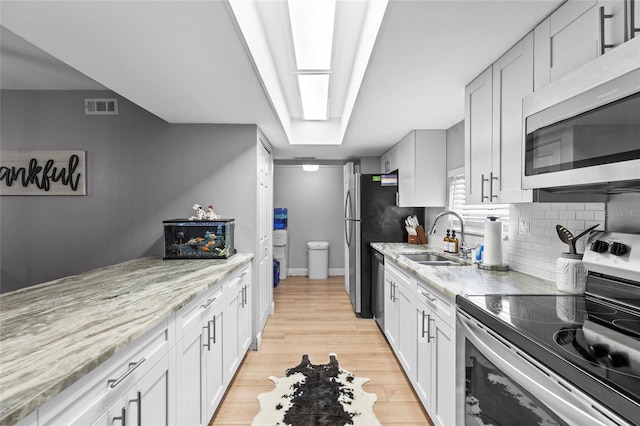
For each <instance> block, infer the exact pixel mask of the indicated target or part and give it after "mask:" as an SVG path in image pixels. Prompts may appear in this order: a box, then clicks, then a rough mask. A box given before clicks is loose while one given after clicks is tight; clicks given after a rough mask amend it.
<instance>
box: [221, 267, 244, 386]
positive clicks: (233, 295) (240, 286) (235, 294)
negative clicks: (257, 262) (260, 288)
mask: <svg viewBox="0 0 640 426" xmlns="http://www.w3.org/2000/svg"><path fill="white" fill-rule="evenodd" d="M224 291H225V293H227V295H226V296H225V307H224V318H223V321H222V334H223V335H224V336H225V339H224V345H223V356H222V361H223V364H224V380H225V382H230V381H231V379H232V378H233V375H234V374H235V372H236V370H237V369H238V366H239V365H240V361H242V358H243V357H244V354H245V352H246V351H247V349H248V348H249V345H250V344H251V302H250V299H251V298H250V294H251V269H250V268H249V267H246V268H243V269H241V270H240V271H239V272H238V273H236V274H235V275H233V277H232V278H231V279H230V280H229V281H228V282H227V285H226V287H225V289H224Z"/></svg>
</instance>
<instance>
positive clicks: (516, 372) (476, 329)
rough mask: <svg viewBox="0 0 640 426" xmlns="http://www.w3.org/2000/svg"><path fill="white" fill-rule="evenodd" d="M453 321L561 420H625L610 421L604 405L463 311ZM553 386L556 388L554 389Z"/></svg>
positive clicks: (602, 422)
mask: <svg viewBox="0 0 640 426" xmlns="http://www.w3.org/2000/svg"><path fill="white" fill-rule="evenodd" d="M456 322H457V325H458V330H457V333H460V332H462V333H463V335H464V337H466V338H467V339H468V340H469V341H470V342H471V343H472V344H473V345H474V346H475V347H476V348H477V349H478V350H479V351H480V352H481V353H482V354H483V355H484V356H485V357H487V359H488V360H489V361H491V362H492V363H493V364H494V365H495V366H496V367H498V368H499V369H500V370H502V371H503V372H504V373H505V374H506V375H507V376H508V377H510V378H511V379H512V380H514V381H515V382H516V383H518V384H519V385H520V386H522V387H523V388H524V389H526V390H527V391H528V392H530V393H531V394H532V395H533V396H534V397H536V398H537V399H538V400H539V401H540V402H542V403H543V404H544V405H545V406H547V407H549V408H550V409H551V410H552V411H553V412H554V413H556V415H558V416H560V417H561V418H562V419H563V420H565V421H567V422H569V423H570V424H589V425H619V424H626V423H624V422H623V421H622V420H620V423H616V422H614V421H612V420H611V418H616V417H617V416H615V415H613V414H612V413H610V412H609V410H606V409H604V408H602V409H596V408H595V407H594V404H595V402H592V401H589V400H588V399H587V398H586V397H584V396H582V395H579V394H578V391H577V390H575V391H574V390H569V389H571V388H573V387H572V386H571V387H570V385H569V384H568V383H566V382H565V384H561V383H559V382H558V381H556V380H553V378H554V377H555V375H554V374H553V373H551V372H550V371H549V370H548V369H547V368H545V367H544V366H542V365H540V364H538V363H535V364H534V363H533V361H532V360H530V359H528V358H525V356H524V355H522V354H519V353H516V352H515V351H513V350H510V349H509V348H507V346H505V345H504V344H503V342H501V341H500V340H498V339H497V338H496V337H494V336H492V335H491V334H489V333H488V332H487V331H485V330H484V329H483V328H482V327H480V326H479V325H478V323H476V322H475V321H473V320H472V319H470V318H468V317H467V315H466V313H461V312H460V311H458V315H457V319H456ZM545 373H546V374H545ZM547 374H548V376H547ZM553 389H557V390H556V391H555V392H554V391H553ZM603 413H607V415H608V416H609V417H611V418H607V417H606V416H605V415H603Z"/></svg>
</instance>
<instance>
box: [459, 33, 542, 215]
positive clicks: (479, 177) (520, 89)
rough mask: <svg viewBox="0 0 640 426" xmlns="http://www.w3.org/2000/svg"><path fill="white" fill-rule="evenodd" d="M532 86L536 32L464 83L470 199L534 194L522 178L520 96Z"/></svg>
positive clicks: (508, 199) (472, 201) (515, 199)
mask: <svg viewBox="0 0 640 426" xmlns="http://www.w3.org/2000/svg"><path fill="white" fill-rule="evenodd" d="M532 92H533V34H531V33H530V34H529V35H527V36H526V37H525V38H524V39H523V40H521V41H520V42H519V43H517V44H516V45H515V46H514V47H512V48H511V49H510V50H509V51H508V52H507V53H505V54H504V55H503V56H502V57H501V58H500V59H498V61H496V62H495V63H494V64H493V65H492V66H491V67H489V68H488V69H487V70H485V71H484V72H483V73H482V74H480V75H479V76H478V77H477V78H476V79H475V80H474V81H472V82H471V83H469V85H468V86H467V87H466V89H465V157H466V158H465V175H466V189H467V193H466V203H468V204H480V203H518V202H526V201H531V200H532V194H531V191H523V190H522V189H521V182H522V146H523V140H522V138H523V128H522V123H523V120H522V99H523V98H524V97H525V96H527V95H529V94H530V93H532Z"/></svg>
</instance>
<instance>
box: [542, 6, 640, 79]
mask: <svg viewBox="0 0 640 426" xmlns="http://www.w3.org/2000/svg"><path fill="white" fill-rule="evenodd" d="M632 2H634V4H633V5H634V6H635V9H636V10H635V17H634V18H635V23H636V26H637V24H638V22H639V20H638V15H639V14H640V11H638V9H639V8H640V7H639V6H640V4H638V3H640V2H638V1H637V0H598V1H596V0H569V1H567V2H566V3H565V4H563V5H562V6H561V7H560V8H558V10H556V11H555V12H554V13H553V14H551V15H550V16H549V17H548V18H547V19H545V20H544V21H543V22H542V23H541V24H540V25H538V26H537V27H536V28H535V30H534V34H535V76H536V80H535V88H536V90H537V89H539V88H541V87H543V86H545V85H547V84H548V83H550V82H552V81H555V80H557V79H558V78H560V77H562V76H563V75H565V74H567V73H568V72H570V71H573V70H574V69H576V68H578V67H580V66H581V65H584V64H586V63H587V62H589V61H591V60H593V59H595V58H596V57H598V56H600V55H604V54H606V53H607V52H608V51H610V50H611V49H614V48H616V47H618V46H620V45H621V44H623V43H625V42H626V41H628V40H629V39H630V38H632V32H633V29H632V28H631V25H632V21H633V20H632V19H631V9H632V4H631V3H632Z"/></svg>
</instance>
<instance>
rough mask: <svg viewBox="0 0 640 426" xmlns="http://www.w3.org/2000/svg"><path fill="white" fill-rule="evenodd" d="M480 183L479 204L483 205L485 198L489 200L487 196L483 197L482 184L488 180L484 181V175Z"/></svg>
mask: <svg viewBox="0 0 640 426" xmlns="http://www.w3.org/2000/svg"><path fill="white" fill-rule="evenodd" d="M480 178H481V182H480V202H481V203H484V200H485V198H489V197H488V196H486V195H484V183H485V182H488V181H489V179H485V178H484V174H483V175H481V177H480Z"/></svg>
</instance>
